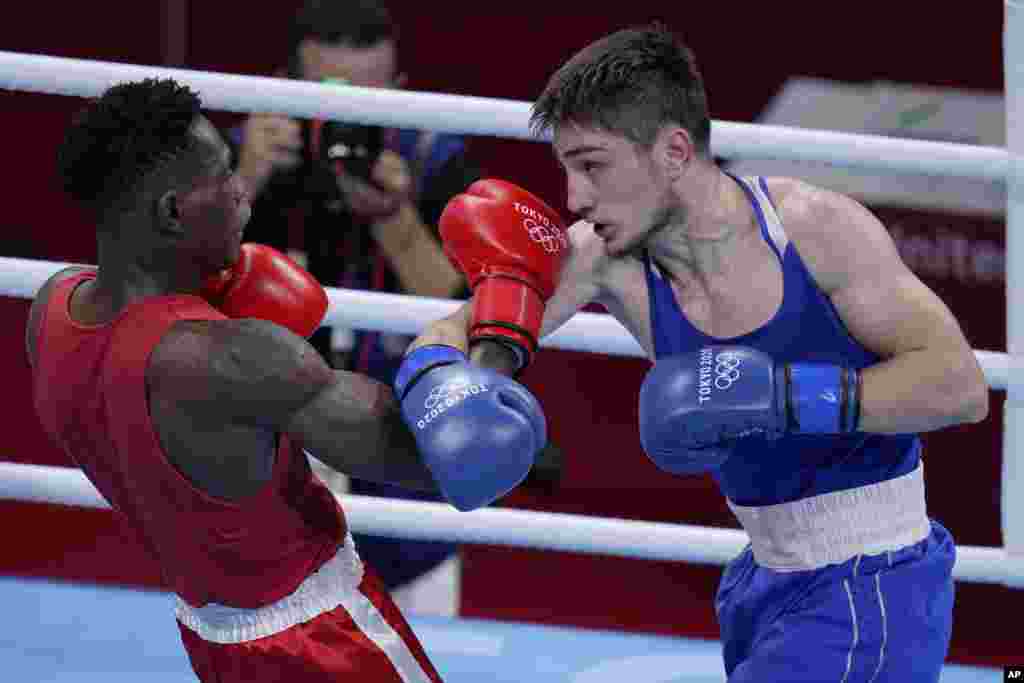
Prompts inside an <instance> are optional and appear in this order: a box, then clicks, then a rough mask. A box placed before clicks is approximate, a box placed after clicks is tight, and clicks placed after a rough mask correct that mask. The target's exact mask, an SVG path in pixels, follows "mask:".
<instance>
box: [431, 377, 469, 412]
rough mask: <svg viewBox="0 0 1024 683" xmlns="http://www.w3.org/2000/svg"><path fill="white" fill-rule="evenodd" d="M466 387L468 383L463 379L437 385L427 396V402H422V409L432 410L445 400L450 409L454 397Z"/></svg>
mask: <svg viewBox="0 0 1024 683" xmlns="http://www.w3.org/2000/svg"><path fill="white" fill-rule="evenodd" d="M467 387H469V382H468V381H466V380H464V379H453V380H451V381H450V382H446V383H445V384H439V385H437V386H436V387H434V388H433V389H431V390H430V393H429V394H427V400H426V401H424V402H423V407H424V408H426V409H427V410H433V409H434V408H436V407H437V406H438V404H440V403H441V402H443V401H445V400H446V399H447V401H448V403H449V407H451V405H453V404H454V403H455V401H454V396H456V395H458V393H459V392H461V391H462V390H464V389H466V388H467Z"/></svg>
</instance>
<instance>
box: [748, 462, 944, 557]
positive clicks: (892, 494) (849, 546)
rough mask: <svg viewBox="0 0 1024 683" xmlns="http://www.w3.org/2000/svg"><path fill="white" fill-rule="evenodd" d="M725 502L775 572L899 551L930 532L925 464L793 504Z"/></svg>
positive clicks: (756, 550)
mask: <svg viewBox="0 0 1024 683" xmlns="http://www.w3.org/2000/svg"><path fill="white" fill-rule="evenodd" d="M728 503H729V507H730V508H731V509H732V511H733V514H735V515H736V518H737V519H738V520H739V522H740V524H741V525H742V526H743V529H744V530H745V531H746V532H747V534H748V535H749V536H750V547H751V550H752V552H753V553H754V560H755V561H756V562H757V563H758V564H759V565H761V566H762V567H765V568H767V569H774V570H776V571H800V570H806V569H818V568H820V567H824V566H826V565H829V564H840V563H842V562H845V561H847V560H849V559H851V558H853V557H856V556H857V555H876V554H880V553H883V552H886V551H892V550H899V549H900V548H905V547H906V546H908V545H913V544H914V543H917V542H919V541H922V540H924V539H925V538H926V537H927V536H928V534H929V533H930V532H931V522H929V520H928V512H927V507H926V505H925V498H924V464H923V463H918V466H917V467H916V468H915V469H914V470H913V471H912V472H909V473H907V474H905V475H902V476H900V477H896V478H894V479H889V480H887V481H881V482H878V483H876V484H870V485H868V486H861V487H858V488H855V489H847V490H845V491H833V492H832V493H823V494H821V495H819V496H812V497H810V498H804V499H802V500H796V501H793V502H791V503H780V504H778V505H764V506H757V507H745V506H742V505H736V504H734V503H733V502H732V501H728Z"/></svg>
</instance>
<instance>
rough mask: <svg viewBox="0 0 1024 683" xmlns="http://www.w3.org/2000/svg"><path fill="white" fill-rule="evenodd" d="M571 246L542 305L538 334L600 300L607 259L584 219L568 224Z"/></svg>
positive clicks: (541, 334) (554, 328) (548, 330)
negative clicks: (553, 291) (553, 290)
mask: <svg viewBox="0 0 1024 683" xmlns="http://www.w3.org/2000/svg"><path fill="white" fill-rule="evenodd" d="M569 244H570V247H571V249H572V251H570V253H569V256H568V258H567V259H566V262H565V265H564V266H563V268H562V273H561V276H560V278H559V281H558V287H557V288H556V289H555V293H554V295H553V296H552V297H551V299H549V300H548V303H547V307H546V308H545V309H544V321H543V322H542V323H541V328H540V337H541V338H544V337H545V336H547V335H549V334H551V333H552V332H554V331H555V330H557V329H558V328H559V327H561V326H562V325H564V324H565V323H566V322H567V321H568V320H569V318H571V317H573V316H574V315H576V313H577V312H579V310H580V309H581V308H583V307H584V306H586V305H587V304H589V303H592V302H593V303H600V302H601V297H602V295H603V293H604V283H603V277H604V275H605V272H606V266H607V262H608V252H607V251H605V248H604V241H603V240H602V239H601V238H600V237H598V236H597V235H596V234H595V233H594V227H593V225H592V224H591V223H587V222H586V221H576V222H575V223H573V224H572V225H571V226H569Z"/></svg>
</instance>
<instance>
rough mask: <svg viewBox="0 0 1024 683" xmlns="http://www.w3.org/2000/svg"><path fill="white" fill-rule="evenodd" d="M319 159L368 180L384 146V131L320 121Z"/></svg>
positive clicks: (350, 124) (331, 166) (329, 166)
mask: <svg viewBox="0 0 1024 683" xmlns="http://www.w3.org/2000/svg"><path fill="white" fill-rule="evenodd" d="M316 132H318V133H319V141H318V142H319V144H317V147H318V148H319V156H320V161H322V162H323V163H324V164H326V165H327V167H328V168H330V169H332V170H334V171H335V172H338V171H341V170H343V171H344V172H345V173H348V174H349V175H352V176H355V177H357V178H359V179H361V180H365V181H367V182H369V181H370V176H371V174H372V173H373V166H374V164H376V163H377V157H378V156H380V152H381V148H382V146H383V137H384V131H383V129H382V128H380V127H379V126H363V125H359V124H352V123H345V122H342V121H323V122H322V123H321V124H320V125H319V131H314V133H316Z"/></svg>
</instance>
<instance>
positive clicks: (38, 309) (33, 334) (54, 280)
mask: <svg viewBox="0 0 1024 683" xmlns="http://www.w3.org/2000/svg"><path fill="white" fill-rule="evenodd" d="M95 272H96V268H95V266H69V267H67V268H63V269H61V270H58V271H57V272H56V273H54V274H53V275H51V276H50V277H48V278H47V279H46V281H45V282H43V284H42V286H41V287H40V288H39V290H38V291H37V292H36V294H35V296H34V297H33V298H32V304H31V306H30V307H29V312H28V321H27V323H26V325H25V352H26V354H27V355H28V361H29V364H30V365H33V366H34V365H35V347H36V340H37V339H38V337H39V329H40V325H41V324H42V320H43V313H44V312H45V311H46V307H47V305H48V304H49V302H50V297H51V296H52V295H53V292H54V290H55V289H56V288H57V286H58V285H59V284H60V283H62V282H65V281H66V280H69V279H71V278H74V277H77V276H78V275H80V274H82V273H95Z"/></svg>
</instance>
